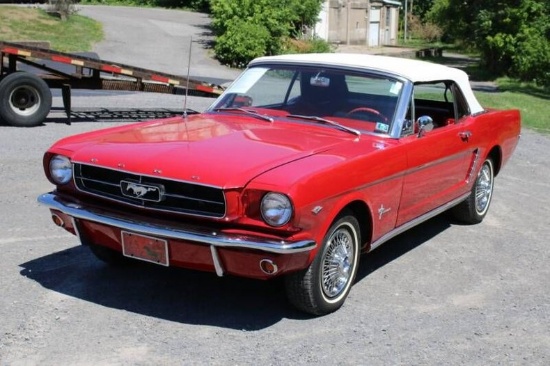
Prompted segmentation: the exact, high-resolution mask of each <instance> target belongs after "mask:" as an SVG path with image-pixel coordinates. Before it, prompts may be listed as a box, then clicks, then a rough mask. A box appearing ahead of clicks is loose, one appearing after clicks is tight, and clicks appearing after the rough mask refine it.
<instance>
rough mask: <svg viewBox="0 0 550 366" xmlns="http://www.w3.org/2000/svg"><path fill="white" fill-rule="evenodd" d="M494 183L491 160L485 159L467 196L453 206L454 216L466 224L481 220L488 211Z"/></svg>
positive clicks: (477, 222)
mask: <svg viewBox="0 0 550 366" xmlns="http://www.w3.org/2000/svg"><path fill="white" fill-rule="evenodd" d="M494 184H495V176H494V169H493V161H492V160H491V159H486V160H485V161H484V162H483V165H482V166H481V169H480V170H479V173H478V174H477V178H476V181H475V182H474V186H473V187H472V191H471V192H470V195H469V196H468V198H466V200H464V201H463V202H461V203H460V204H458V205H457V206H455V207H454V208H453V211H452V212H453V214H454V216H455V218H456V219H457V220H459V221H462V222H464V223H467V224H479V223H480V222H482V221H483V219H484V218H485V216H486V215H487V212H488V211H489V205H490V204H491V199H492V197H493V187H494Z"/></svg>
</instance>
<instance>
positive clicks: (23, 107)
mask: <svg viewBox="0 0 550 366" xmlns="http://www.w3.org/2000/svg"><path fill="white" fill-rule="evenodd" d="M51 107H52V92H51V90H50V88H49V87H48V85H47V84H46V83H45V82H44V80H42V79H40V78H39V77H38V76H36V75H33V74H31V73H28V72H15V73H13V74H10V75H8V76H6V77H5V78H3V79H2V80H1V81H0V119H1V120H3V121H4V122H6V123H7V124H9V125H12V126H16V127H34V126H38V125H39V124H41V123H42V122H44V120H45V119H46V117H47V116H48V113H50V109H51Z"/></svg>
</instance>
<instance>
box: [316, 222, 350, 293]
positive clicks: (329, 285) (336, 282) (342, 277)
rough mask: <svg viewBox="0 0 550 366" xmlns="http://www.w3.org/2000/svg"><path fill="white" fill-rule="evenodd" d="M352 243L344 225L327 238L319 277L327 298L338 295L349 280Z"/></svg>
mask: <svg viewBox="0 0 550 366" xmlns="http://www.w3.org/2000/svg"><path fill="white" fill-rule="evenodd" d="M352 243H353V238H352V236H351V233H350V232H349V230H347V229H346V228H344V227H342V228H340V229H338V230H337V231H335V232H334V233H333V234H332V236H331V237H330V238H329V240H328V249H327V251H326V254H325V257H324V259H323V266H322V273H321V278H322V286H323V292H324V293H325V295H326V296H327V297H329V298H333V297H335V296H338V295H339V294H340V293H341V292H342V291H343V290H344V289H345V287H346V284H347V283H348V282H349V281H350V277H351V271H350V269H351V263H350V262H351V261H353V256H354V255H355V253H354V248H353V244H352Z"/></svg>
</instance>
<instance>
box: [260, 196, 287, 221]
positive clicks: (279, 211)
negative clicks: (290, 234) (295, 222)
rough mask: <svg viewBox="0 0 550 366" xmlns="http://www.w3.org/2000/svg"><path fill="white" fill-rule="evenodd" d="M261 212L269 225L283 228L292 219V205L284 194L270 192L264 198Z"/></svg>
mask: <svg viewBox="0 0 550 366" xmlns="http://www.w3.org/2000/svg"><path fill="white" fill-rule="evenodd" d="M260 211H261V213H262V217H263V219H264V221H265V222H266V223H267V224H268V225H271V226H282V225H284V224H286V223H287V222H288V221H289V220H290V218H291V217H292V204H291V203H290V199H289V198H288V197H287V196H285V195H284V194H281V193H273V192H270V193H268V194H266V195H265V196H264V197H263V198H262V203H261V205H260Z"/></svg>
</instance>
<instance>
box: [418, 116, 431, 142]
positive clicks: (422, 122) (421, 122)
mask: <svg viewBox="0 0 550 366" xmlns="http://www.w3.org/2000/svg"><path fill="white" fill-rule="evenodd" d="M416 127H417V128H418V129H417V131H418V137H422V136H424V134H425V133H426V132H430V131H431V130H433V129H434V120H433V119H432V117H430V116H420V117H418V119H417V120H416Z"/></svg>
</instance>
